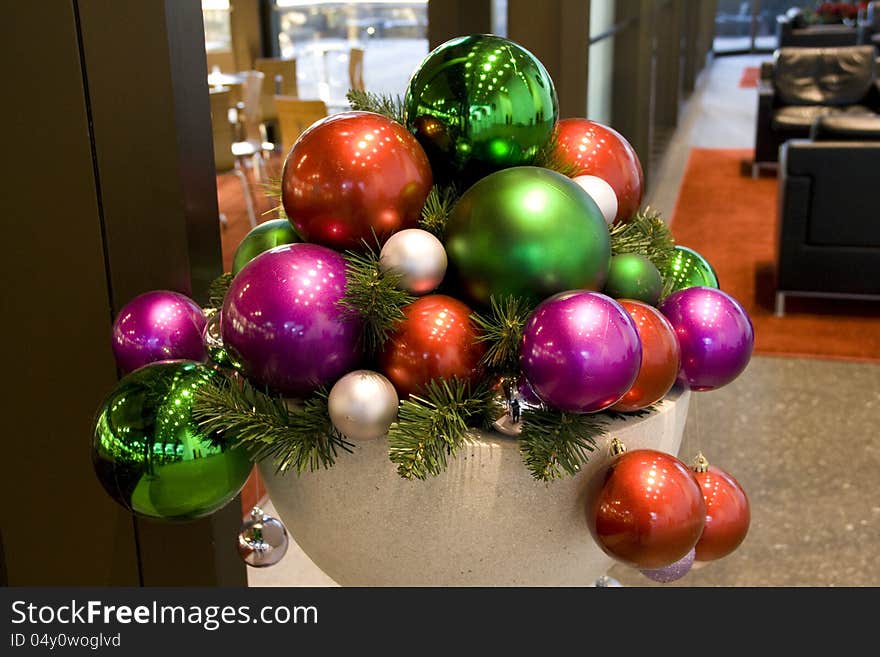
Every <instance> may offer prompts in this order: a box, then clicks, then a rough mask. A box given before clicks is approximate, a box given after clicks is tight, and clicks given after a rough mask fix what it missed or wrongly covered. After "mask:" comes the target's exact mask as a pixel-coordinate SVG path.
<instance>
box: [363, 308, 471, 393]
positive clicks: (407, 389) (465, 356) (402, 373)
mask: <svg viewBox="0 0 880 657" xmlns="http://www.w3.org/2000/svg"><path fill="white" fill-rule="evenodd" d="M403 312H404V315H405V318H404V319H403V320H402V321H401V322H400V324H399V325H398V327H397V330H396V331H395V333H394V334H393V335H392V336H391V337H390V338H389V339H388V341H387V342H386V346H385V350H384V351H383V352H382V354H381V356H380V359H379V360H380V365H381V370H382V372H383V373H384V374H385V376H387V377H388V378H389V379H390V380H391V382H392V383H393V384H394V387H395V388H397V392H398V394H399V395H400V397H401V398H404V397H406V396H408V395H410V394H412V393H414V392H417V391H418V390H419V389H420V388H421V387H422V386H424V385H425V384H426V383H428V382H429V381H430V380H432V379H441V378H443V379H450V378H452V377H457V378H459V379H464V380H476V379H477V378H478V377H479V375H480V371H479V370H480V367H479V363H480V359H481V358H482V357H483V353H484V347H483V344H482V343H481V342H477V330H476V327H475V326H474V323H473V321H472V320H471V312H472V311H471V309H470V308H468V307H467V306H466V305H465V304H463V303H462V302H461V301H458V300H456V299H453V298H452V297H448V296H446V295H443V294H430V295H428V296H426V297H422V298H421V299H418V300H416V301H414V302H413V303H411V304H410V305H409V306H407V307H406V308H405V309H404V311H403Z"/></svg>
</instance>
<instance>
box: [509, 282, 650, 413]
mask: <svg viewBox="0 0 880 657" xmlns="http://www.w3.org/2000/svg"><path fill="white" fill-rule="evenodd" d="M520 361H521V364H522V369H523V374H524V375H525V377H526V379H527V380H528V382H529V383H530V384H531V386H532V389H533V390H534V391H535V393H536V394H537V395H538V397H540V398H541V399H542V400H543V401H544V402H545V403H547V404H549V405H550V406H553V407H554V408H557V409H559V410H562V411H570V412H574V413H594V412H596V411H601V410H602V409H604V408H608V407H609V406H611V405H612V404H614V403H616V402H617V401H619V400H620V398H621V397H623V395H625V394H626V392H627V391H628V390H629V389H630V388H631V387H632V384H633V383H634V382H635V380H636V377H637V376H638V374H639V368H640V367H641V364H642V343H641V341H640V340H639V334H638V332H637V330H636V325H635V323H634V322H633V320H632V318H630V316H629V313H627V312H626V310H624V309H623V307H622V306H621V305H620V304H618V303H617V302H616V301H614V300H613V299H611V298H609V297H606V296H605V295H604V294H599V293H598V292H586V291H581V290H575V291H570V292H562V293H560V294H557V295H555V296H552V297H550V298H549V299H547V300H546V301H544V302H543V303H541V305H539V306H538V307H537V308H536V309H535V312H534V313H532V316H531V317H530V318H529V321H528V322H527V323H526V328H525V331H524V332H523V341H522V346H521V348H520Z"/></svg>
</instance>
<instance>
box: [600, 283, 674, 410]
mask: <svg viewBox="0 0 880 657" xmlns="http://www.w3.org/2000/svg"><path fill="white" fill-rule="evenodd" d="M618 303H619V304H620V305H621V306H623V309H624V310H626V312H627V313H629V316H630V317H632V319H633V321H634V322H635V324H636V330H637V331H638V334H639V339H640V340H641V341H642V365H641V368H640V369H639V375H638V377H637V378H636V382H635V383H633V385H632V387H631V388H630V389H629V391H628V392H627V393H626V394H625V395H624V396H623V398H622V399H621V400H620V401H619V402H617V403H616V404H614V406H612V407H611V409H612V410H615V411H622V412H624V413H629V412H632V411H637V410H639V409H641V408H646V407H647V406H650V405H651V404H654V403H656V402H658V401H660V400H661V399H663V397H664V396H665V395H666V393H667V392H669V389H670V388H671V387H672V386H673V384H674V383H675V379H676V378H678V367H679V365H680V364H681V349H680V348H679V346H678V338H677V337H675V330H674V329H673V328H672V324H670V323H669V320H668V319H666V317H664V316H663V314H662V313H661V312H660V311H659V310H657V309H656V308H653V307H652V306H649V305H648V304H646V303H642V302H641V301H632V300H629V299H620V300H618Z"/></svg>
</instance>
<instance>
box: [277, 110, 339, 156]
mask: <svg viewBox="0 0 880 657" xmlns="http://www.w3.org/2000/svg"><path fill="white" fill-rule="evenodd" d="M275 107H276V108H277V110H278V127H279V128H280V130H281V143H282V145H283V149H284V150H283V151H282V152H283V154H284V155H287V153H289V152H290V149H291V147H292V146H293V144H294V143H295V142H296V140H297V139H298V138H299V136H300V135H301V134H302V133H303V132H305V130H306V129H307V128H308V127H309V126H310V125H312V124H313V123H314V122H315V121H319V120H321V119H323V118H324V117H326V116H327V104H326V103H325V102H324V101H323V100H300V99H299V98H291V97H290V96H275Z"/></svg>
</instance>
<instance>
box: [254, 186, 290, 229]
mask: <svg viewBox="0 0 880 657" xmlns="http://www.w3.org/2000/svg"><path fill="white" fill-rule="evenodd" d="M259 184H260V186H261V187H262V188H263V194H265V195H266V198H268V199H270V200H271V201H272V202H273V203H274V205H273V206H272V207H271V208H269V209H268V210H266V211H265V212H264V213H263V216H265V215H267V214H274V215H275V218H276V219H287V213H286V212H285V211H284V204H283V203H282V202H281V178H270V179H269V180H268V181H267V182H264V183H259Z"/></svg>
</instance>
